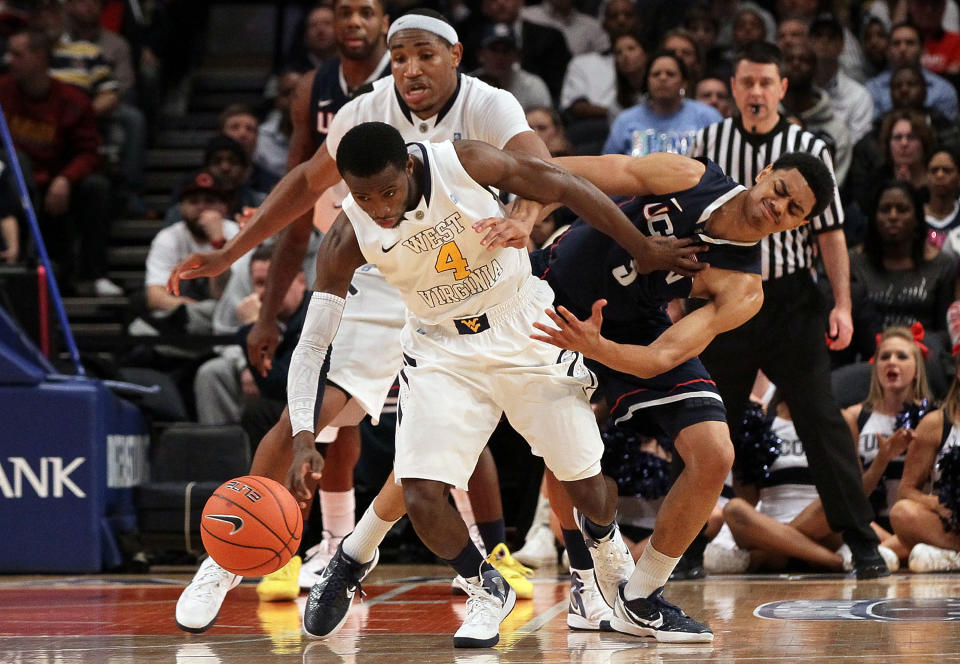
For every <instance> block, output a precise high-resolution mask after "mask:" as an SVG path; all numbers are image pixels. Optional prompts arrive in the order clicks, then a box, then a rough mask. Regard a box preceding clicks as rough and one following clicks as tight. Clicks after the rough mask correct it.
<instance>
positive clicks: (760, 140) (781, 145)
mask: <svg viewBox="0 0 960 664" xmlns="http://www.w3.org/2000/svg"><path fill="white" fill-rule="evenodd" d="M785 152H807V153H810V154H812V155H814V156H815V157H819V158H820V159H822V160H823V161H824V163H825V164H826V165H827V167H828V168H829V169H830V173H831V175H832V174H833V161H832V159H831V158H830V153H829V151H828V149H827V144H826V143H824V142H823V141H822V140H820V139H819V138H817V137H816V136H814V135H813V134H811V133H810V132H808V131H805V130H803V129H801V128H800V127H798V126H797V125H794V124H791V123H789V122H787V121H786V120H785V119H783V118H781V119H780V122H779V123H778V124H777V126H776V127H774V128H773V129H772V130H770V131H769V132H768V133H766V134H749V133H747V132H745V131H744V129H743V124H742V123H741V122H740V118H739V117H737V118H727V119H726V120H724V121H723V122H717V123H714V124H712V125H710V126H708V127H706V128H704V129H701V130H700V131H699V132H698V133H697V137H696V140H695V141H694V143H693V147H692V149H691V151H690V156H691V157H707V158H708V159H711V160H712V161H715V162H716V163H717V165H718V166H720V168H721V169H722V170H723V172H724V173H726V174H727V175H728V176H730V177H731V178H733V179H734V180H735V181H737V182H739V183H740V184H742V185H744V186H745V187H749V186H751V185H752V184H753V183H754V181H755V180H756V177H757V173H759V172H760V171H762V170H763V169H764V167H766V165H767V164H772V163H773V162H775V161H776V160H777V158H778V157H779V156H780V155H781V154H783V153H785ZM834 177H836V176H834ZM842 226H843V205H842V204H841V203H840V192H839V190H838V189H837V188H836V187H834V191H833V203H831V204H830V205H829V207H827V209H825V210H824V211H823V213H822V214H820V215H819V216H817V217H814V218H813V219H812V220H811V221H810V223H809V224H805V225H803V226H801V227H800V228H795V229H793V230H789V231H782V232H780V233H774V234H773V235H770V236H768V237H765V238H763V240H761V241H760V244H761V247H762V250H763V280H764V281H767V280H768V279H778V278H779V277H783V276H786V275H788V274H793V273H794V272H797V271H798V270H802V269H807V270H809V269H810V268H811V267H812V265H813V245H812V238H811V236H810V232H811V230H812V231H813V232H814V233H822V232H825V231H832V230H836V229H840V228H842Z"/></svg>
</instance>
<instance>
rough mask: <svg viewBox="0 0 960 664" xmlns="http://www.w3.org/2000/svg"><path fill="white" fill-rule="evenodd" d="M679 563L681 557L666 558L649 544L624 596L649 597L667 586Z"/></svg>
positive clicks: (631, 576)
mask: <svg viewBox="0 0 960 664" xmlns="http://www.w3.org/2000/svg"><path fill="white" fill-rule="evenodd" d="M678 562H680V558H679V557H677V558H671V557H670V556H665V555H663V554H662V553H660V552H659V551H657V550H656V549H654V548H653V544H651V543H649V542H647V546H645V547H644V549H643V553H642V554H641V555H640V560H638V561H637V566H636V568H635V569H634V570H633V574H631V575H630V580H629V581H627V587H626V588H624V589H623V596H624V597H626V598H627V599H637V598H638V597H649V596H650V593H652V592H653V591H654V590H656V589H657V588H660V587H661V586H664V585H666V583H667V579H669V578H670V575H671V574H672V573H673V568H674V567H676V566H677V563H678Z"/></svg>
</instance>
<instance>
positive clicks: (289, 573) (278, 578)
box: [257, 556, 302, 602]
mask: <svg viewBox="0 0 960 664" xmlns="http://www.w3.org/2000/svg"><path fill="white" fill-rule="evenodd" d="M301 562H302V561H301V560H300V556H294V557H293V558H291V559H290V562H288V563H287V564H286V565H284V566H283V567H281V568H280V569H278V570H277V571H276V572H273V573H272V574H267V575H266V576H265V577H263V578H262V579H261V580H260V583H258V584H257V595H259V596H260V600H261V601H263V602H283V601H286V600H293V599H297V597H298V596H299V595H300V564H301Z"/></svg>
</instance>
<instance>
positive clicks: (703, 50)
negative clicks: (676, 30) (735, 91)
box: [683, 4, 730, 79]
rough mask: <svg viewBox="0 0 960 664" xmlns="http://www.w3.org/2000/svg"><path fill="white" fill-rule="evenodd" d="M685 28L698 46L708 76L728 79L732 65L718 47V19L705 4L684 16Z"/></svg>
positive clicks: (689, 10) (697, 6)
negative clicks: (724, 58) (725, 59)
mask: <svg viewBox="0 0 960 664" xmlns="http://www.w3.org/2000/svg"><path fill="white" fill-rule="evenodd" d="M683 27H684V28H685V29H686V31H687V32H688V33H690V36H691V37H693V41H694V42H696V44H697V51H698V52H699V53H700V57H701V58H702V60H703V62H704V63H705V64H706V67H707V69H706V72H705V73H706V74H709V75H712V76H716V77H718V78H723V79H726V78H728V77H729V76H730V63H729V62H726V61H724V60H723V50H724V49H723V48H721V47H720V46H718V45H717V34H718V30H719V28H720V26H719V23H717V19H716V17H715V16H713V14H711V13H710V11H709V10H708V9H707V8H706V7H705V6H703V4H696V5H693V6H692V7H690V9H688V10H687V11H686V13H685V14H684V16H683Z"/></svg>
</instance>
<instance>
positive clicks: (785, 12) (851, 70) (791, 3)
mask: <svg viewBox="0 0 960 664" xmlns="http://www.w3.org/2000/svg"><path fill="white" fill-rule="evenodd" d="M776 12H777V16H779V17H781V18H784V17H787V16H790V17H793V18H799V19H801V20H804V21H806V22H807V25H813V22H814V21H815V20H816V19H818V18H820V17H823V16H827V15H829V14H831V13H832V12H833V6H832V5H829V6H828V3H827V2H826V1H825V0H777V2H776ZM841 29H842V31H843V49H842V51H841V53H840V56H839V61H840V68H841V69H843V71H844V73H845V74H846V75H847V76H849V77H850V78H852V79H853V80H855V81H858V82H862V81H865V80H866V78H867V77H866V74H864V70H863V61H864V57H863V51H862V50H861V49H860V41H859V40H858V39H857V36H856V35H855V34H853V33H852V32H851V31H850V29H849V28H847V27H846V26H842V28H841ZM820 87H823V85H822V84H820Z"/></svg>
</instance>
